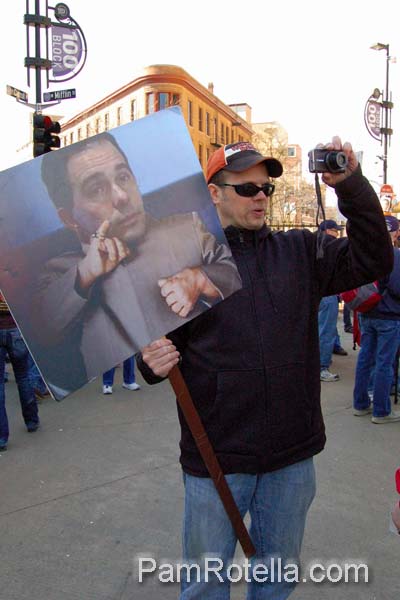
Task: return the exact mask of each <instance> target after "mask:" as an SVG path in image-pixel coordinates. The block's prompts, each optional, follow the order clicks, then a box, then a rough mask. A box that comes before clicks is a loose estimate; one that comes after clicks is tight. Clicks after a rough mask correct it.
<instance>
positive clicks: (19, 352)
mask: <svg viewBox="0 0 400 600" xmlns="http://www.w3.org/2000/svg"><path fill="white" fill-rule="evenodd" d="M9 334H10V345H11V350H10V351H11V353H12V354H13V356H14V358H17V359H18V358H23V357H24V356H26V355H27V354H28V348H27V347H26V344H25V342H24V340H23V338H22V335H21V334H20V332H19V330H18V329H11V330H10V331H9Z"/></svg>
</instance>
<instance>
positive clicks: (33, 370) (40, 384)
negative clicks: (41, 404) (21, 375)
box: [28, 353, 47, 394]
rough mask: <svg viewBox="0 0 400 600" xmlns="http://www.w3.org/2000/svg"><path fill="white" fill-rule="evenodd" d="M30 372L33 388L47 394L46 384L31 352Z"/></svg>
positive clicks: (29, 357)
mask: <svg viewBox="0 0 400 600" xmlns="http://www.w3.org/2000/svg"><path fill="white" fill-rule="evenodd" d="M28 374H29V375H28V376H29V381H30V383H31V386H32V387H33V389H34V390H37V391H38V392H40V393H41V394H45V393H46V392H47V387H46V384H45V382H44V381H43V379H42V376H41V374H40V372H39V369H38V368H37V366H36V363H35V361H34V360H33V358H32V356H31V354H30V353H29V356H28Z"/></svg>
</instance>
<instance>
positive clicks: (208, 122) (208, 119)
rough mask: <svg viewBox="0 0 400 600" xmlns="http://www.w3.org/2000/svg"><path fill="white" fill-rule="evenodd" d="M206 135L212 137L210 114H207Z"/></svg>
mask: <svg viewBox="0 0 400 600" xmlns="http://www.w3.org/2000/svg"><path fill="white" fill-rule="evenodd" d="M206 134H207V135H210V113H208V112H206Z"/></svg>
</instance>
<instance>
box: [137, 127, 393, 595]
mask: <svg viewBox="0 0 400 600" xmlns="http://www.w3.org/2000/svg"><path fill="white" fill-rule="evenodd" d="M326 147H327V149H329V150H337V151H343V152H344V153H345V154H346V158H347V162H348V164H347V167H346V169H345V172H343V173H340V174H333V173H329V172H325V173H324V174H323V176H322V178H323V181H324V182H325V183H326V184H327V185H330V186H332V187H334V188H335V190H336V193H337V196H338V199H339V209H340V211H341V212H342V213H343V214H344V215H345V216H346V217H347V218H348V227H347V234H348V237H347V238H340V239H334V238H332V239H331V240H326V242H323V244H322V247H321V243H320V242H321V240H320V237H319V235H318V233H312V232H310V231H309V230H307V229H304V230H291V231H288V232H278V233H276V234H273V233H272V232H271V231H270V230H269V228H268V227H267V226H266V224H265V214H266V210H267V207H268V203H269V202H270V201H271V200H270V196H271V194H272V193H273V190H274V184H273V183H272V181H271V178H276V177H279V176H280V175H281V174H282V166H281V164H280V163H279V161H277V160H276V159H274V158H272V157H264V156H262V155H261V154H260V153H259V152H258V151H257V150H256V149H255V148H254V147H253V146H252V145H251V144H249V143H244V142H240V143H236V144H230V145H228V146H225V147H222V148H219V149H218V150H217V151H216V152H215V153H214V154H213V155H212V156H211V157H210V160H209V162H208V169H207V181H208V187H209V190H210V193H211V197H212V199H213V202H214V204H215V206H216V208H217V211H218V214H219V217H220V220H221V224H222V226H223V228H224V231H225V235H226V237H227V239H228V242H229V245H230V247H231V249H232V253H233V256H234V258H235V260H236V263H237V265H238V268H239V272H240V275H241V277H242V281H243V289H241V290H239V291H237V292H235V293H234V294H232V296H230V297H229V298H228V299H226V300H224V302H221V303H220V304H219V305H217V306H215V307H214V308H213V309H212V310H210V311H207V312H206V313H204V314H203V315H201V316H199V317H198V318H196V319H194V320H193V321H191V322H190V323H187V324H185V325H184V326H182V327H180V328H179V329H177V330H176V331H174V332H172V333H171V334H169V335H168V336H167V337H166V338H163V339H159V340H156V341H154V342H153V343H152V344H150V345H148V346H146V347H145V348H144V349H143V350H142V354H141V355H139V356H138V366H139V368H140V369H141V371H142V373H143V375H144V376H145V378H146V380H147V381H148V382H149V383H156V382H158V381H160V380H162V378H164V377H166V376H168V374H169V373H170V372H171V370H172V369H173V367H174V366H175V365H176V364H177V363H178V361H180V370H181V372H182V375H183V377H184V379H185V382H186V384H187V387H188V389H189V392H190V394H191V396H192V399H193V402H194V404H195V406H196V408H197V410H198V412H199V414H200V417H201V419H202V422H203V424H204V428H205V430H206V432H207V434H208V437H209V440H210V442H211V444H212V446H213V448H214V451H215V453H216V456H217V459H218V462H219V464H220V465H221V468H222V471H223V473H224V474H225V476H226V480H227V482H228V485H229V486H230V488H231V491H232V494H233V496H234V499H235V500H236V503H237V506H238V508H239V510H240V513H241V515H242V516H244V515H245V514H246V513H247V512H249V513H250V516H251V528H250V535H251V538H252V540H253V543H254V545H255V548H256V551H257V554H256V556H255V557H254V559H253V562H252V565H253V566H255V565H260V564H261V565H265V568H266V569H264V570H263V571H262V573H263V575H262V577H261V578H260V569H259V570H258V577H256V574H255V573H252V572H251V573H250V580H251V581H250V582H249V589H248V595H247V598H248V600H256V599H257V600H261V599H263V600H267V599H268V600H272V599H273V600H285V599H286V598H287V597H288V596H289V595H290V593H291V592H292V591H293V588H294V586H295V584H296V580H295V579H293V578H292V579H289V578H288V579H287V580H285V578H284V577H283V573H282V572H283V568H284V565H285V564H287V563H290V564H293V563H297V562H298V560H299V555H300V548H301V543H302V538H303V532H304V527H305V521H306V515H307V511H308V509H309V506H310V504H311V502H312V500H313V497H314V493H315V475H314V466H313V456H314V455H315V454H317V453H318V452H320V451H321V450H322V449H323V448H324V445H325V429H324V422H323V418H322V413H321V404H320V362H319V338H318V307H319V304H320V301H321V298H322V297H323V296H330V295H333V294H338V293H339V292H341V291H343V290H346V289H351V288H354V287H356V286H359V285H362V284H363V283H366V282H369V281H372V280H374V279H375V278H378V277H380V276H382V275H383V274H386V273H388V272H390V270H391V268H392V262H393V251H392V248H391V245H390V239H389V236H388V234H387V229H386V225H385V221H384V218H383V214H382V210H381V207H380V205H379V200H378V198H377V196H376V194H375V192H374V190H373V189H372V187H371V186H370V184H369V183H368V181H367V180H366V179H365V178H364V177H363V176H362V174H361V169H360V167H359V166H358V162H357V158H356V156H355V154H354V152H353V150H352V147H351V145H350V144H349V143H346V144H344V145H343V146H342V143H341V141H340V139H339V138H337V137H335V138H333V141H332V143H331V144H328V145H327V146H326ZM179 417H180V424H181V443H180V448H181V458H180V461H181V464H182V467H183V471H184V483H185V514H184V524H183V554H184V560H185V562H187V561H189V562H190V563H191V564H193V561H198V563H199V564H200V565H202V564H203V562H202V561H204V560H205V559H207V558H210V559H211V557H213V558H214V559H215V558H216V559H217V560H221V561H222V562H223V566H224V568H223V570H222V572H221V571H220V572H219V573H218V576H215V577H211V578H210V579H209V580H207V579H205V578H204V577H203V578H200V579H199V578H198V577H197V576H193V577H191V578H190V581H187V580H183V581H182V594H181V600H189V599H191V598H202V599H204V600H206V599H211V598H213V599H214V598H218V599H221V600H222V599H223V600H228V599H229V597H230V595H229V594H230V592H229V585H230V580H229V576H228V573H229V565H230V563H231V561H232V559H233V556H234V552H235V546H236V541H237V540H236V536H235V532H234V530H233V527H232V524H231V522H230V521H229V519H228V517H227V515H226V513H225V511H224V508H223V505H222V503H221V501H220V499H219V497H218V494H217V492H216V489H215V487H214V484H213V482H212V481H211V479H210V478H209V476H208V475H209V474H208V472H207V469H206V468H205V464H204V462H203V460H202V457H201V454H200V452H199V450H198V448H197V447H196V444H195V440H194V438H193V436H192V435H191V433H190V430H189V428H188V425H187V423H186V421H185V419H184V417H183V414H182V412H181V410H180V409H179ZM274 557H275V559H280V561H279V560H274ZM279 564H280V566H281V567H282V569H281V571H280V573H279V572H278V571H279V567H278V565H279ZM266 573H267V575H265V574H266ZM203 574H204V573H203ZM220 575H221V576H223V582H221V579H220V577H219V576H220Z"/></svg>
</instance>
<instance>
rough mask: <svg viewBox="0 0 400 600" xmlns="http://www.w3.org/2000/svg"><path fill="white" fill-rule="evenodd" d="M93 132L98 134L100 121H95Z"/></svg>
mask: <svg viewBox="0 0 400 600" xmlns="http://www.w3.org/2000/svg"><path fill="white" fill-rule="evenodd" d="M95 132H96V134H97V133H99V132H100V119H96V127H95Z"/></svg>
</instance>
